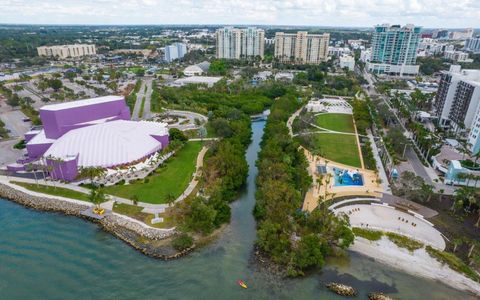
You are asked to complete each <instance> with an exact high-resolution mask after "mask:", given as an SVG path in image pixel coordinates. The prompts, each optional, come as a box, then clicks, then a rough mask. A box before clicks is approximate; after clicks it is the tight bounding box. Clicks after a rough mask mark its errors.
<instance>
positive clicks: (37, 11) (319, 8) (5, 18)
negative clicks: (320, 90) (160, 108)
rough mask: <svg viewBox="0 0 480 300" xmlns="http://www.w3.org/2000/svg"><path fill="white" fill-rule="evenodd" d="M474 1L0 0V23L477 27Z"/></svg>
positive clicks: (479, 11) (479, 6)
mask: <svg viewBox="0 0 480 300" xmlns="http://www.w3.org/2000/svg"><path fill="white" fill-rule="evenodd" d="M478 20H480V1H479V0H455V1H451V0H255V1H254V0H177V1H171V0H123V1H118V0H63V1H58V0H1V1H0V22H2V23H42V24H49V23H55V24H61V23H63V24H189V23H200V24H273V25H318V26H372V25H374V24H377V23H383V22H389V23H399V24H404V23H415V24H418V25H420V26H424V27H476V26H478V25H479V23H478Z"/></svg>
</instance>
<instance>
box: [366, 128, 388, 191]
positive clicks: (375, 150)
mask: <svg viewBox="0 0 480 300" xmlns="http://www.w3.org/2000/svg"><path fill="white" fill-rule="evenodd" d="M367 133H368V139H369V140H370V144H371V146H372V152H373V157H374V158H375V164H376V166H377V170H378V175H379V176H380V179H381V180H382V187H383V191H384V193H387V194H391V193H392V189H390V185H389V184H388V183H389V181H388V177H387V172H385V168H384V167H383V163H382V159H381V158H380V155H379V154H378V148H377V144H376V143H375V139H374V138H373V135H372V132H371V131H370V130H368V132H367Z"/></svg>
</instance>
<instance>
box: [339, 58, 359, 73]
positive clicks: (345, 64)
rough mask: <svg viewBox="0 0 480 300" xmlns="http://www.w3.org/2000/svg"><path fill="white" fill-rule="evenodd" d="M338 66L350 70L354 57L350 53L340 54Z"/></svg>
mask: <svg viewBox="0 0 480 300" xmlns="http://www.w3.org/2000/svg"><path fill="white" fill-rule="evenodd" d="M340 68H342V69H343V68H347V69H348V70H350V71H353V70H354V69H355V58H353V56H351V55H342V56H340Z"/></svg>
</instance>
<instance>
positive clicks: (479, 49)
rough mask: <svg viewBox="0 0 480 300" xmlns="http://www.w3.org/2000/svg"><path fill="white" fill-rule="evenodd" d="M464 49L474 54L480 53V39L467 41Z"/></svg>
mask: <svg viewBox="0 0 480 300" xmlns="http://www.w3.org/2000/svg"><path fill="white" fill-rule="evenodd" d="M464 49H465V50H467V51H472V52H473V53H480V37H476V38H470V39H468V40H466V41H465V47H464Z"/></svg>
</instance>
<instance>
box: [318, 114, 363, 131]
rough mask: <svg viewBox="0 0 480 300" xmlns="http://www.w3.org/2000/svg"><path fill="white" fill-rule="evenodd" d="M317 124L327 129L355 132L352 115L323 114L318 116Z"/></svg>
mask: <svg viewBox="0 0 480 300" xmlns="http://www.w3.org/2000/svg"><path fill="white" fill-rule="evenodd" d="M316 125H318V126H320V127H323V128H325V129H330V130H335V131H340V132H349V133H355V129H354V127H353V118H352V115H347V114H321V115H318V116H317V117H316Z"/></svg>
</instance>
